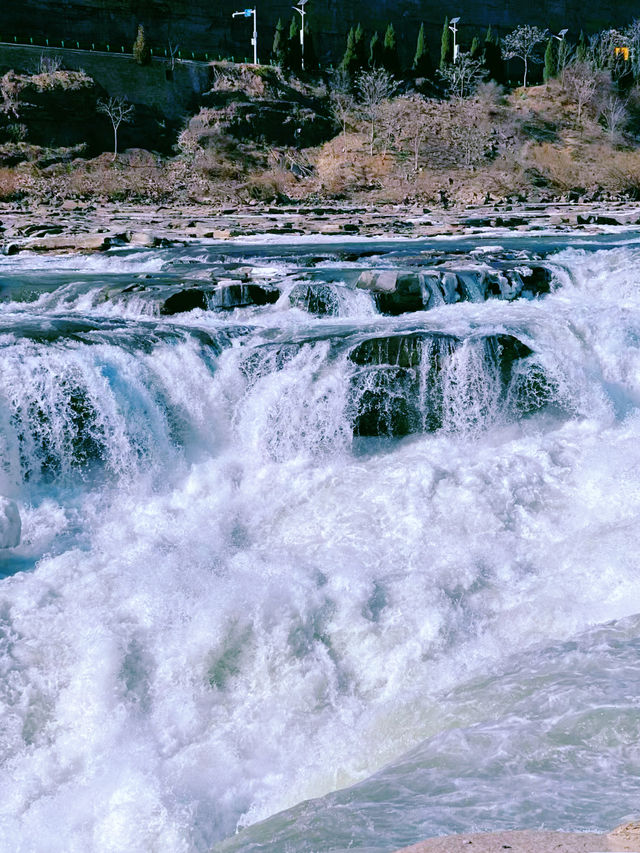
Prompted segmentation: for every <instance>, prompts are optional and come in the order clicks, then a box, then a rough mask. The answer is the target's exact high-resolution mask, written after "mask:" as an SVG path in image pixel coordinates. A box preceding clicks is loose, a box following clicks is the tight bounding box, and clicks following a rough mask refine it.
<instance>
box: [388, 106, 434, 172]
mask: <svg viewBox="0 0 640 853" xmlns="http://www.w3.org/2000/svg"><path fill="white" fill-rule="evenodd" d="M395 104H396V110H395V115H394V124H395V128H396V134H397V138H398V140H399V142H400V144H401V145H402V146H403V147H406V148H408V149H409V151H410V153H411V156H412V159H413V171H414V172H417V171H418V168H419V166H420V150H421V149H422V145H423V142H424V140H425V139H426V137H427V135H428V133H429V130H430V128H431V124H432V119H431V115H430V113H429V109H428V107H427V104H426V102H425V100H424V98H421V97H420V96H419V95H407V96H405V97H403V98H398V100H397V101H396V102H395Z"/></svg>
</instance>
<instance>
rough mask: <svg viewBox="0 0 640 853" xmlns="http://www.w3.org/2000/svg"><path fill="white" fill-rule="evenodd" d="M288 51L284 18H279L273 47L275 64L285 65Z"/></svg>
mask: <svg viewBox="0 0 640 853" xmlns="http://www.w3.org/2000/svg"><path fill="white" fill-rule="evenodd" d="M286 52H287V51H286V45H285V40H284V24H283V23H282V18H278V23H277V24H276V31H275V33H274V34H273V47H272V48H271V57H272V60H273V64H274V65H280V66H283V65H284V64H285V62H286Z"/></svg>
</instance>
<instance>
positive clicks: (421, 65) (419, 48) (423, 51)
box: [412, 24, 431, 77]
mask: <svg viewBox="0 0 640 853" xmlns="http://www.w3.org/2000/svg"><path fill="white" fill-rule="evenodd" d="M412 68H413V72H414V74H415V75H416V77H426V76H427V75H428V74H430V73H431V57H430V56H429V48H428V47H427V43H426V40H425V37H424V24H420V30H419V31H418V41H417V43H416V53H415V56H414V57H413V65H412Z"/></svg>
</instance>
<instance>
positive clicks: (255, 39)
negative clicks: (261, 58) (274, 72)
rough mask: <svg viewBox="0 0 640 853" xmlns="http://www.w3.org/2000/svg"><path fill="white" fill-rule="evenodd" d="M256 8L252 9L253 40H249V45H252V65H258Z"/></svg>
mask: <svg viewBox="0 0 640 853" xmlns="http://www.w3.org/2000/svg"><path fill="white" fill-rule="evenodd" d="M257 11H258V10H257V6H254V7H253V38H252V39H251V44H252V45H253V64H254V65H257V64H258V15H257Z"/></svg>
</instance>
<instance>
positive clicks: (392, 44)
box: [382, 24, 400, 74]
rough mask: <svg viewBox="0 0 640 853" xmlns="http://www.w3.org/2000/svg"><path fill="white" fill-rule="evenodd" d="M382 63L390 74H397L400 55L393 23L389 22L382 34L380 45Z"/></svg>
mask: <svg viewBox="0 0 640 853" xmlns="http://www.w3.org/2000/svg"><path fill="white" fill-rule="evenodd" d="M382 64H383V65H384V67H385V68H386V69H387V71H388V72H389V73H390V74H398V73H399V71H400V57H399V56H398V43H397V41H396V32H395V30H394V29H393V24H389V26H388V27H387V29H386V32H385V34H384V44H383V46H382Z"/></svg>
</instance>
